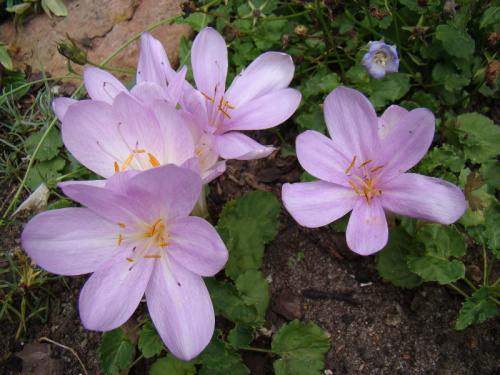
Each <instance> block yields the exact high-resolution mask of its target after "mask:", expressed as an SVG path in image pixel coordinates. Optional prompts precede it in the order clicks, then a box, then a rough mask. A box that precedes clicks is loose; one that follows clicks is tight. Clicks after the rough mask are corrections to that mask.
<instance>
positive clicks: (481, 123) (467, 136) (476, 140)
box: [456, 113, 500, 163]
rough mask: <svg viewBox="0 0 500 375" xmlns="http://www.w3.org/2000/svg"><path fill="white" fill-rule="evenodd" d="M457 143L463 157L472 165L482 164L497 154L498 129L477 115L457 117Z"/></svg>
mask: <svg viewBox="0 0 500 375" xmlns="http://www.w3.org/2000/svg"><path fill="white" fill-rule="evenodd" d="M456 132H457V133H458V135H459V141H460V143H461V144H462V145H463V147H464V153H465V157H467V158H470V159H471V161H472V162H473V163H483V162H485V161H487V160H489V159H492V158H494V157H495V156H496V155H497V154H498V145H499V144H500V127H499V126H497V125H495V124H494V123H493V121H492V120H491V119H489V118H488V117H485V116H483V115H481V114H479V113H466V114H463V115H460V116H458V117H457V129H456Z"/></svg>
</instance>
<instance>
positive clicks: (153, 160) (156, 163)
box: [148, 152, 160, 167]
mask: <svg viewBox="0 0 500 375" xmlns="http://www.w3.org/2000/svg"><path fill="white" fill-rule="evenodd" d="M148 156H149V162H150V163H151V165H152V166H153V167H158V166H159V165H160V162H159V161H158V159H156V158H155V157H154V156H153V155H151V154H150V153H149V152H148Z"/></svg>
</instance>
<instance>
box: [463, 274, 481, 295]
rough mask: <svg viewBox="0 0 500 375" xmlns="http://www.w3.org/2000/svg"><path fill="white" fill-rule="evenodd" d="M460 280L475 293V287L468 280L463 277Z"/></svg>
mask: <svg viewBox="0 0 500 375" xmlns="http://www.w3.org/2000/svg"><path fill="white" fill-rule="evenodd" d="M462 280H463V281H465V282H466V283H467V285H468V286H470V288H471V289H472V290H473V291H474V292H475V291H477V288H476V286H475V285H474V284H472V282H471V281H470V280H469V279H468V278H466V277H465V276H464V277H462Z"/></svg>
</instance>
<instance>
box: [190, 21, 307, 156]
mask: <svg viewBox="0 0 500 375" xmlns="http://www.w3.org/2000/svg"><path fill="white" fill-rule="evenodd" d="M191 61H192V66H193V75H194V79H195V82H196V87H197V90H194V89H193V88H192V87H190V86H189V85H186V86H185V88H184V93H183V97H182V98H181V105H182V107H183V108H184V109H185V110H187V111H189V112H190V113H191V114H192V115H194V116H195V118H196V121H197V124H198V127H200V128H201V129H202V130H203V132H204V133H205V134H208V135H209V137H208V138H210V139H212V140H213V143H214V144H215V147H214V148H213V150H215V151H216V152H217V153H218V154H219V155H220V156H221V157H222V158H224V159H240V160H249V159H257V158H262V157H265V156H267V155H269V154H270V153H271V152H272V151H273V150H274V148H273V147H265V146H262V145H260V144H259V143H257V142H255V141H254V140H252V139H251V138H249V137H247V136H246V135H243V134H242V133H239V132H237V131H238V130H258V129H266V128H270V127H273V126H276V125H278V124H280V123H282V122H283V121H285V120H286V119H288V118H289V117H290V116H291V115H292V114H293V112H294V111H295V110H296V109H297V107H298V105H299V102H300V99H301V95H300V93H299V92H298V91H297V90H294V89H290V88H287V87H288V85H289V83H290V81H291V80H292V78H293V74H294V65H293V62H292V59H291V57H290V56H289V55H287V54H285V53H281V52H267V53H264V54H262V55H260V56H259V57H257V59H255V60H254V61H253V62H252V63H251V64H250V65H249V66H248V68H247V69H245V70H244V71H243V72H241V74H239V75H238V76H237V77H236V78H235V80H234V81H233V83H232V84H231V86H230V87H229V88H228V89H227V90H225V88H226V75H227V68H228V60H227V47H226V44H225V42H224V39H223V38H222V37H221V36H220V35H219V33H218V32H217V31H215V30H214V29H212V28H210V27H206V28H205V29H203V30H202V31H201V32H200V33H199V34H198V36H197V37H196V39H195V41H194V43H193V47H192V49H191Z"/></svg>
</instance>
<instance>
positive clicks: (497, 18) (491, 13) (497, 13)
mask: <svg viewBox="0 0 500 375" xmlns="http://www.w3.org/2000/svg"><path fill="white" fill-rule="evenodd" d="M499 22H500V7H489V8H488V9H486V10H485V11H484V13H483V16H482V17H481V21H479V27H480V28H481V29H482V28H484V27H486V26H489V25H492V24H493V25H495V24H496V25H498V23H499Z"/></svg>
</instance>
